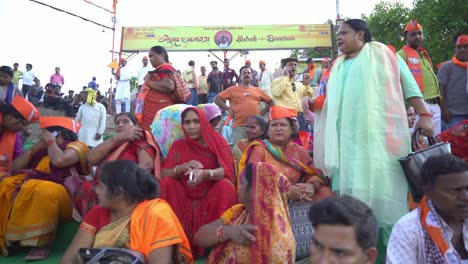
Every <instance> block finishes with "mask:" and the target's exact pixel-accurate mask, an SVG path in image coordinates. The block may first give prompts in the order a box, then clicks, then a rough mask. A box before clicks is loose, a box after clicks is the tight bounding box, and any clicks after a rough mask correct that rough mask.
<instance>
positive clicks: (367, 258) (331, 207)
mask: <svg viewBox="0 0 468 264" xmlns="http://www.w3.org/2000/svg"><path fill="white" fill-rule="evenodd" d="M309 219H310V221H311V222H312V226H313V227H314V230H315V231H314V234H313V236H312V242H311V243H310V263H314V264H315V263H350V264H351V263H352V264H372V263H375V261H376V259H377V233H378V231H377V230H378V226H377V218H376V217H375V215H374V214H373V212H372V209H371V208H369V206H367V205H366V204H365V203H363V202H361V201H360V200H358V199H356V198H353V197H351V196H347V195H344V196H336V197H331V198H327V199H323V200H320V201H318V202H316V203H314V204H313V205H312V206H311V208H310V213H309ZM401 263H405V264H406V263H408V264H409V263H416V262H401Z"/></svg>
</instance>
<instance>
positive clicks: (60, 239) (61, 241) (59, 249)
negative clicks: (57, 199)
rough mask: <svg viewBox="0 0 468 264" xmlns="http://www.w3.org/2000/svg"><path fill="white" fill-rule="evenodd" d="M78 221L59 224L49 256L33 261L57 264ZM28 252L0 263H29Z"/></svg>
mask: <svg viewBox="0 0 468 264" xmlns="http://www.w3.org/2000/svg"><path fill="white" fill-rule="evenodd" d="M79 225H80V224H79V223H77V222H69V223H65V224H62V225H60V227H59V229H58V231H57V240H56V241H55V242H54V244H53V245H52V247H51V251H50V255H49V258H47V259H46V260H42V261H35V262H33V263H40V264H57V263H59V262H60V259H61V258H62V255H63V254H64V253H65V250H67V248H68V245H70V242H71V241H72V239H73V237H74V236H75V233H76V231H77V230H78V227H79ZM27 254H28V250H27V249H25V250H24V251H21V252H17V253H15V254H12V255H11V256H8V257H2V256H0V263H2V264H16V263H31V262H27V261H25V260H24V257H25V256H26V255H27ZM203 263H206V259H199V260H197V261H195V264H203Z"/></svg>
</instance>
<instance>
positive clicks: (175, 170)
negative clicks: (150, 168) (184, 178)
mask: <svg viewBox="0 0 468 264" xmlns="http://www.w3.org/2000/svg"><path fill="white" fill-rule="evenodd" d="M178 167H179V165H177V166H175V168H174V171H173V172H172V174H174V176H176V175H177V168H178Z"/></svg>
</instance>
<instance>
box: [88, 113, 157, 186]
mask: <svg viewBox="0 0 468 264" xmlns="http://www.w3.org/2000/svg"><path fill="white" fill-rule="evenodd" d="M114 124H115V132H116V134H115V135H114V136H113V137H111V138H110V139H109V140H106V141H105V142H103V143H101V144H99V145H97V146H96V147H95V148H94V149H93V150H92V151H91V152H89V154H88V163H89V164H90V165H91V166H96V165H99V164H102V163H103V162H108V161H113V160H131V161H134V162H135V163H137V164H138V166H139V167H140V168H142V169H147V170H149V171H151V172H152V173H153V175H154V176H155V177H156V178H157V179H160V178H161V160H160V156H159V147H158V145H157V143H156V141H155V140H154V138H153V135H152V134H151V133H149V132H146V131H144V130H143V129H141V128H139V127H138V124H137V120H136V118H135V116H134V115H133V114H131V113H120V114H117V115H116V116H115V117H114ZM98 171H99V170H98Z"/></svg>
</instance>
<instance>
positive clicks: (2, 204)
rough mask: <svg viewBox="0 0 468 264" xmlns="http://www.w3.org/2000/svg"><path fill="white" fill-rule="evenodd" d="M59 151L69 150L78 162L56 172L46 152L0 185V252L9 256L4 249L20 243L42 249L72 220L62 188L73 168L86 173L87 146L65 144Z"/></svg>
mask: <svg viewBox="0 0 468 264" xmlns="http://www.w3.org/2000/svg"><path fill="white" fill-rule="evenodd" d="M59 148H60V149H62V150H65V149H68V148H72V149H74V150H76V151H77V152H78V154H79V156H80V160H81V162H80V163H78V164H75V165H74V166H70V167H66V168H57V167H55V166H53V165H52V163H51V162H50V159H49V156H48V154H47V150H42V151H39V152H38V153H36V154H35V155H34V156H33V157H32V159H31V161H30V163H29V166H28V167H29V168H34V169H27V170H18V171H13V172H11V173H10V174H8V175H6V176H5V177H4V178H3V179H2V180H1V181H0V249H1V253H2V255H8V251H7V248H6V246H7V245H9V244H11V243H12V242H15V241H16V242H19V244H20V246H44V245H47V244H50V243H51V242H53V241H54V239H55V230H56V229H57V227H58V224H59V222H61V221H69V220H71V219H72V209H73V207H72V204H71V202H70V198H69V195H68V193H67V190H66V189H65V187H64V186H63V185H62V184H63V182H64V180H65V178H66V177H68V176H70V175H71V172H70V169H72V168H74V169H75V170H76V171H78V172H79V173H80V174H86V173H88V168H87V165H86V164H87V163H86V154H87V153H88V151H89V149H88V147H87V146H86V144H84V143H82V142H79V141H76V142H70V141H67V142H64V143H63V144H61V145H59Z"/></svg>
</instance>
